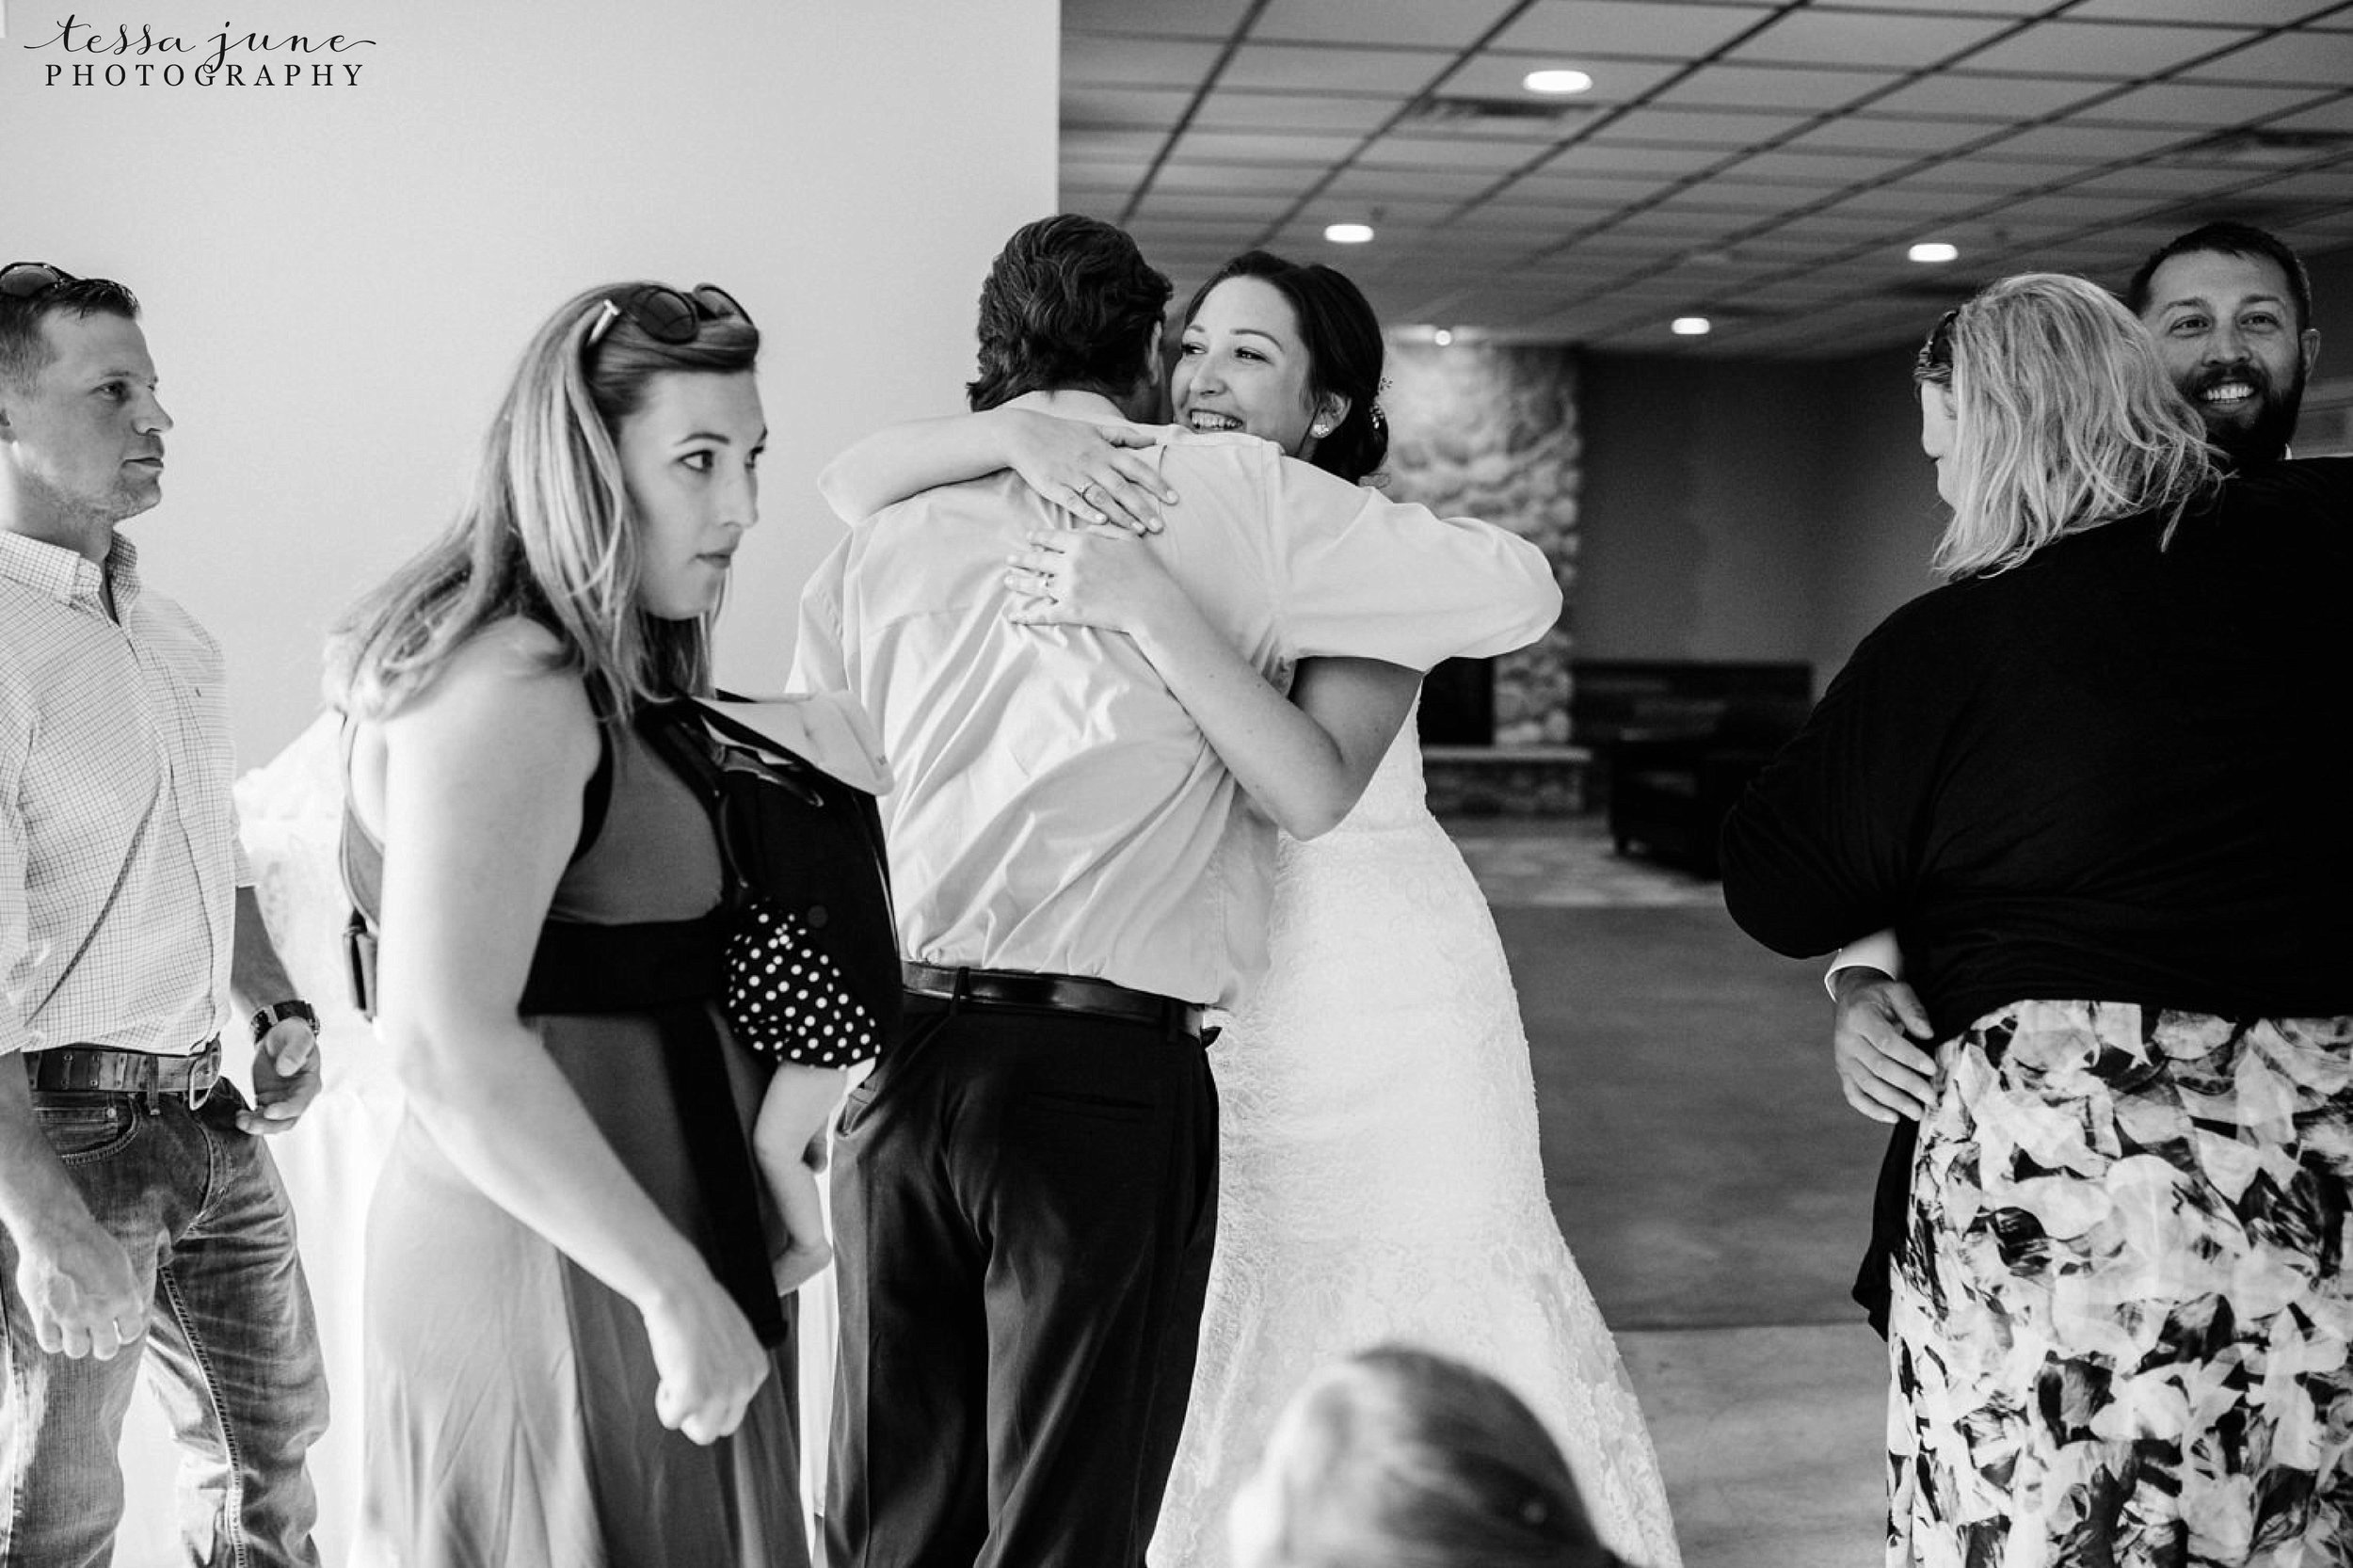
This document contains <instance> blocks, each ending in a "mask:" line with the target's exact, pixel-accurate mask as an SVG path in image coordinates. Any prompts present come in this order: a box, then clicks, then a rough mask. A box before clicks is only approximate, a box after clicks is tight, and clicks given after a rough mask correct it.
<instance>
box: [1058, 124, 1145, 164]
mask: <svg viewBox="0 0 2353 1568" xmlns="http://www.w3.org/2000/svg"><path fill="white" fill-rule="evenodd" d="M1167 141H1168V136H1167V134H1166V133H1165V132H1161V131H1138V130H1117V129H1112V128H1108V127H1083V126H1067V125H1066V126H1064V128H1063V133H1062V157H1063V162H1064V163H1068V162H1069V161H1070V160H1071V159H1073V158H1139V159H1144V160H1146V161H1148V160H1150V159H1151V158H1153V157H1155V156H1157V155H1158V154H1159V152H1160V148H1161V147H1162V146H1163V145H1165V144H1166V143H1167Z"/></svg>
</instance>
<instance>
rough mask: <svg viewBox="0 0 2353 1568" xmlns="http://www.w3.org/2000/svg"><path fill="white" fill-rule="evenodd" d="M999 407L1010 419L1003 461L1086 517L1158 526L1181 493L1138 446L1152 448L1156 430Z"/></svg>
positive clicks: (1135, 528) (1153, 530)
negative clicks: (1163, 512) (1162, 514)
mask: <svg viewBox="0 0 2353 1568" xmlns="http://www.w3.org/2000/svg"><path fill="white" fill-rule="evenodd" d="M1001 411H1002V412H1003V413H1004V414H1005V415H1006V416H1007V423H1006V426H1005V436H1004V440H1005V444H1006V455H1007V459H1008V461H1007V464H1006V466H1007V467H1009V468H1011V469H1012V470H1013V472H1015V473H1016V474H1017V475H1019V476H1020V479H1021V482H1022V483H1023V484H1025V485H1027V486H1029V487H1030V488H1032V489H1033V490H1035V491H1036V492H1037V493H1038V494H1039V495H1040V496H1042V497H1044V498H1045V499H1046V500H1048V501H1049V502H1051V503H1053V504H1055V505H1057V506H1061V507H1064V508H1066V509H1068V510H1069V511H1072V512H1075V513H1077V514H1078V515H1079V516H1080V517H1081V518H1084V519H1085V520H1087V521H1089V522H1097V523H1109V524H1111V525H1112V526H1113V527H1115V528H1124V529H1127V530H1128V532H1130V533H1134V534H1157V533H1159V532H1160V527H1161V518H1160V508H1161V507H1162V506H1163V505H1174V504H1176V501H1177V492H1176V491H1175V490H1173V489H1170V488H1168V482H1167V481H1166V480H1164V479H1162V478H1161V477H1160V465H1159V464H1158V463H1157V462H1155V461H1154V460H1153V458H1152V457H1151V456H1147V455H1146V454H1144V453H1143V452H1141V451H1139V450H1137V449H1138V448H1144V447H1149V446H1151V445H1153V444H1154V443H1155V442H1156V441H1157V440H1159V434H1160V433H1159V432H1158V431H1156V430H1154V429H1153V428H1152V427H1151V426H1150V425H1145V424H1095V423H1093V422H1092V421H1089V420H1079V419H1061V418H1058V417H1056V416H1055V415H1052V414H1041V413H1038V412H1036V411H1035V410H1033V409H1029V408H1007V409H1004V410H1001Z"/></svg>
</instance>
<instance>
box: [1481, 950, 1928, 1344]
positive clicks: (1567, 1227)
mask: <svg viewBox="0 0 2353 1568" xmlns="http://www.w3.org/2000/svg"><path fill="white" fill-rule="evenodd" d="M1495 913H1496V920H1497V925H1498V927H1499V928H1500V929H1501V931H1502V933H1503V940H1504V946H1505V949H1506V951H1507V952H1509V953H1510V955H1511V959H1512V972H1513V977H1514V978H1515V979H1516V981H1517V982H1518V985H1519V993H1520V1006H1521V1012H1522V1015H1523V1016H1524V1017H1525V1018H1526V1020H1527V1024H1528V1034H1529V1047H1530V1050H1531V1053H1532V1055H1533V1058H1534V1063H1535V1070H1536V1095H1537V1100H1538V1103H1539V1106H1540V1109H1541V1114H1542V1120H1543V1127H1544V1153H1545V1174H1546V1176H1547V1180H1548V1185H1549V1188H1550V1192H1551V1195H1552V1204H1553V1211H1554V1212H1555V1213H1556V1214H1557V1215H1558V1216H1559V1217H1560V1220H1561V1230H1562V1231H1563V1232H1564V1233H1565V1234H1566V1235H1567V1237H1568V1240H1569V1245H1570V1247H1571V1249H1572V1250H1573V1251H1574V1252H1575V1253H1576V1255H1577V1262H1578V1264H1579V1266H1580V1267H1581V1268H1582V1269H1583V1271H1584V1273H1585V1277H1586V1279H1587V1281H1588V1282H1589V1283H1590V1284H1591V1285H1592V1287H1593V1293H1594V1295H1595V1297H1596V1298H1597V1299H1598V1300H1599V1302H1600V1304H1601V1307H1602V1311H1603V1314H1604V1316H1605V1317H1607V1319H1608V1320H1609V1323H1610V1324H1611V1326H1612V1327H1614V1328H1616V1329H1619V1330H1621V1331H1625V1330H1640V1329H1655V1328H1689V1327H1723V1326H1734V1325H1756V1324H1775V1323H1851V1322H1855V1321H1857V1320H1858V1313H1857V1309H1856V1308H1855V1307H1854V1306H1853V1305H1852V1304H1851V1303H1850V1302H1849V1300H1848V1295H1847V1290H1848V1287H1849V1284H1850V1283H1851V1281H1852V1280H1853V1277H1854V1267H1855V1261H1856V1259H1857V1257H1858V1256H1860V1255H1861V1252H1862V1248H1863V1242H1864V1239H1865V1226H1866V1224H1867V1222H1868V1217H1869V1212H1870V1191H1871V1182H1872V1179H1873V1177H1874V1176H1875V1175H1876V1173H1877V1171H1878V1169H1879V1159H1880V1152H1881V1149H1882V1148H1883V1147H1884V1145H1885V1132H1884V1129H1883V1128H1881V1127H1880V1126H1879V1125H1878V1124H1876V1123H1872V1122H1866V1121H1865V1120H1864V1119H1863V1118H1862V1117H1861V1116H1858V1115H1857V1114H1855V1112H1853V1111H1851V1110H1849V1108H1848V1106H1847V1103H1846V1101H1845V1099H1844V1098H1843V1097H1842V1096H1840V1094H1839V1091H1838V1083H1837V1079H1836V1076H1835V1074H1834V1072H1833V1069H1832V1066H1831V1057H1830V1042H1829V1018H1830V1007H1829V1003H1828V1000H1826V999H1825V997H1824V996H1823V993H1822V988H1821V983H1820V979H1819V972H1820V971H1819V968H1818V967H1817V966H1809V965H1799V964H1792V963H1790V962H1788V961H1786V960H1785V959H1781V958H1778V957H1776V956H1774V955H1773V954H1771V953H1769V952H1766V951H1765V950H1764V949H1762V948H1759V947H1757V946H1755V945H1754V944H1753V943H1752V942H1750V941H1749V940H1748V938H1747V937H1745V936H1742V935H1741V934H1740V932H1739V931H1738V929H1737V927H1735V926H1734V925H1733V923H1732V921H1731V920H1730V919H1729V918H1728V917H1727V916H1726V915H1725V914H1724V913H1723V911H1722V910H1721V908H1708V907H1700V908H1665V909H1644V908H1603V909H1547V908H1529V907H1502V908H1498V909H1497V910H1496V912H1495Z"/></svg>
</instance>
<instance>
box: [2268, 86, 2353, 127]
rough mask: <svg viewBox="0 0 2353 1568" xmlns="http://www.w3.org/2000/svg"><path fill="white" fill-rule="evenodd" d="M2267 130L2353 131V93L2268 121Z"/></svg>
mask: <svg viewBox="0 0 2353 1568" xmlns="http://www.w3.org/2000/svg"><path fill="white" fill-rule="evenodd" d="M2265 129H2266V130H2273V131H2353V93H2347V94H2345V96H2344V97H2342V98H2332V99H2330V100H2329V101H2328V102H2327V103H2325V104H2319V105H2318V106H2316V107H2313V108H2309V109H2298V110H2297V111H2296V112H2295V113H2294V114H2291V115H2282V116H2281V117H2280V118H2279V119H2278V120H2266V121H2265Z"/></svg>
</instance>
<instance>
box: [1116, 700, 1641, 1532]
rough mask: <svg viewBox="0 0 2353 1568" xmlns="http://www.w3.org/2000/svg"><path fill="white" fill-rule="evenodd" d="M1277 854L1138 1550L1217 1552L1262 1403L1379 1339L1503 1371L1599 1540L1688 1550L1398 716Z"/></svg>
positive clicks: (1452, 858) (1225, 1085)
mask: <svg viewBox="0 0 2353 1568" xmlns="http://www.w3.org/2000/svg"><path fill="white" fill-rule="evenodd" d="M1276 866H1277V870H1276V875H1275V891H1274V906H1273V920H1272V922H1271V928H1270V934H1269V948H1270V958H1271V967H1270V968H1269V970H1268V973H1267V975H1266V976H1265V978H1264V979H1263V980H1262V981H1261V982H1260V983H1259V984H1258V985H1257V988H1256V989H1255V991H1254V992H1253V994H1252V995H1251V997H1250V999H1249V1000H1248V1002H1247V1004H1246V1005H1245V1007H1244V1008H1243V1010H1242V1011H1241V1014H1240V1015H1238V1016H1236V1017H1235V1018H1233V1019H1232V1020H1231V1025H1230V1027H1229V1028H1228V1029H1227V1030H1226V1032H1225V1033H1224V1034H1223V1035H1222V1036H1221V1037H1220V1038H1219V1039H1218V1041H1217V1043H1216V1044H1215V1045H1214V1046H1213V1047H1212V1048H1211V1050H1210V1060H1211V1062H1212V1064H1213V1065H1214V1067H1215V1071H1216V1075H1217V1084H1218V1096H1219V1101H1220V1110H1219V1156H1218V1158H1219V1198H1218V1202H1219V1211H1218V1233H1217V1260H1216V1264H1215V1267H1214V1269H1213V1271H1212V1272H1211V1275H1210V1281H1209V1305H1208V1308H1207V1311H1206V1312H1205V1313H1204V1315H1203V1319H1202V1325H1201V1352H1200V1360H1199V1363H1198V1365H1197V1367H1196V1368H1195V1371H1194V1375H1193V1401H1192V1404H1191V1406H1190V1408H1189V1409H1188V1411H1187V1414H1186V1424H1185V1434H1184V1439H1183V1445H1182V1447H1181V1448H1180V1449H1179V1451H1178V1454H1177V1466H1176V1470H1175V1473H1174V1474H1173V1475H1172V1477H1171V1479H1170V1482H1169V1489H1168V1495H1167V1499H1166V1502H1165V1503H1164V1505H1163V1506H1162V1509H1161V1512H1160V1527H1159V1529H1158V1531H1157V1532H1156V1533H1155V1535H1154V1536H1153V1540H1152V1546H1151V1552H1150V1561H1151V1563H1152V1568H1225V1563H1226V1562H1227V1560H1228V1554H1227V1549H1226V1541H1225V1514H1226V1512H1227V1510H1228V1508H1229V1507H1230V1505H1231V1503H1232V1500H1233V1496H1234V1492H1235V1490H1236V1488H1237V1487H1238V1486H1240V1484H1241V1481H1242V1480H1243V1479H1244V1478H1246V1477H1247V1476H1248V1474H1249V1473H1250V1471H1251V1470H1252V1468H1253V1467H1255V1465H1256V1464H1257V1459H1258V1454H1259V1450H1260V1448H1261V1447H1262V1446H1263V1444H1264V1442H1265V1440H1266V1436H1267V1432H1268V1431H1269V1429H1270V1428H1271V1427H1272V1426H1273V1419H1274V1416H1275V1414H1276V1412H1277V1411H1278V1410H1280V1409H1281V1407H1282V1405H1283V1403H1284V1402H1285V1401H1286V1400H1288V1399H1289V1397H1290V1395H1291V1393H1292V1391H1293V1390H1294V1389H1296V1388H1297V1387H1298V1386H1299V1385H1300V1384H1301V1383H1302V1382H1303V1381H1304V1380H1305V1378H1306V1376H1307V1374H1308V1373H1309V1372H1311V1371H1313V1370H1314V1369H1315V1368H1318V1367H1321V1366H1322V1365H1324V1364H1325V1363H1327V1362H1329V1361H1332V1360H1335V1359H1337V1358H1338V1357H1340V1356H1344V1355H1347V1354H1349V1353H1351V1352H1355V1351H1358V1350H1362V1349H1365V1348H1367V1347H1369V1346H1371V1345H1375V1344H1379V1343H1381V1342H1383V1341H1386V1340H1398V1341H1404V1342H1407V1343H1412V1344H1416V1345H1419V1346H1423V1347H1426V1348H1429V1349H1432V1350H1435V1351H1440V1352H1445V1353H1448V1354H1450V1355H1453V1356H1456V1357H1459V1358H1460V1359H1462V1360H1465V1361H1467V1362H1470V1363H1472V1364H1473V1365H1475V1366H1478V1367H1480V1368H1483V1369H1484V1370H1486V1371H1488V1372H1490V1373H1492V1374H1494V1375H1495V1376H1497V1377H1498V1378H1500V1379H1501V1380H1502V1381H1503V1382H1504V1383H1505V1384H1509V1385H1510V1386H1511V1388H1512V1389H1513V1391H1514V1392H1515V1393H1517V1394H1518V1395H1519V1396H1520V1397H1521V1398H1522V1399H1524V1400H1527V1401H1528V1403H1529V1406H1530V1408H1532V1409H1533V1410H1534V1411H1535V1413H1536V1414H1537V1415H1538V1416H1540V1417H1542V1418H1543V1420H1544V1422H1545V1425H1546V1426H1547V1427H1548V1428H1550V1429H1551V1431H1552V1432H1553V1434H1554V1436H1555V1437H1556V1438H1558V1439H1559V1440H1560V1443H1561V1448H1562V1450H1563V1452H1565V1453H1566V1454H1567V1456H1568V1459H1569V1463H1570V1464H1571V1466H1572V1467H1573V1468H1574V1470H1575V1471H1576V1473H1577V1484H1578V1486H1579V1488H1580V1489H1581V1490H1582V1492H1583V1494H1584V1497H1585V1505H1586V1508H1587V1510H1588V1512H1590V1513H1591V1515H1592V1517H1593V1524H1594V1527H1595V1528H1596V1529H1597V1530H1598V1531H1599V1533H1600V1535H1601V1537H1602V1539H1603V1540H1604V1541H1605V1542H1606V1543H1608V1544H1609V1546H1610V1547H1611V1548H1612V1549H1613V1550H1615V1551H1616V1552H1617V1553H1618V1554H1619V1555H1620V1556H1621V1557H1623V1558H1625V1560H1627V1561H1628V1562H1630V1563H1634V1564H1638V1565H1640V1568H1680V1564H1681V1561H1682V1559H1681V1556H1680V1554H1679V1553H1678V1551H1677V1550H1676V1547H1675V1541H1674V1528H1673V1523H1672V1521H1671V1520H1670V1518H1669V1516H1668V1511H1667V1496H1666V1489H1665V1487H1664V1485H1663V1484H1662V1482H1661V1481H1660V1479H1659V1473H1658V1460H1657V1453H1656V1452H1655V1450H1654V1449H1653V1448H1652V1447H1651V1440H1650V1434H1649V1432H1648V1431H1647V1430H1646V1429H1645V1428H1644V1426H1643V1424H1642V1415H1641V1409H1640V1407H1639V1406H1638V1405H1637V1404H1636V1402H1635V1398H1634V1391H1633V1388H1632V1386H1631V1385H1630V1384H1628V1383H1627V1381H1626V1375H1625V1367H1624V1365H1623V1364H1622V1363H1621V1362H1620V1360H1619V1358H1618V1351H1617V1346H1616V1344H1615V1343H1614V1342H1613V1341H1612V1340H1611V1338H1610V1336H1609V1328H1608V1327H1607V1326H1606V1325H1605V1324H1604V1323H1603V1322H1602V1320H1601V1314H1600V1312H1599V1311H1598V1310H1597V1309H1596V1308H1595V1306H1594V1304H1593V1293H1592V1292H1591V1291H1589V1290H1588V1289H1587V1288H1586V1287H1585V1281H1584V1279H1583V1278H1582V1277H1580V1276H1579V1275H1578V1273H1577V1265H1576V1263H1575V1262H1574V1261H1572V1260H1571V1258H1570V1256H1569V1250H1568V1246H1567V1244H1566V1243H1565V1242H1563V1241H1562V1240H1561V1231H1560V1229H1559V1227H1558V1226H1557V1225H1556V1224H1554V1223H1553V1218H1552V1211H1551V1208H1550V1207H1549V1205H1548V1203H1547V1201H1546V1198H1545V1181H1544V1171H1543V1168H1542V1165H1541V1163H1540V1160H1539V1158H1538V1154H1537V1144H1536V1096H1535V1087H1534V1083H1533V1080H1532V1079H1531V1077H1530V1073H1529V1059H1528V1040H1527V1036H1526V1035H1525V1034H1524V1033H1523V1032H1522V1030H1521V1027H1520V1017H1519V1003H1518V999H1517V998H1516V996H1515V995H1514V994H1513V988H1512V976H1511V971H1510V970H1509V968H1507V967H1506V966H1505V963H1504V956H1503V947H1502V943H1501V941H1500V940H1499V939H1498V938H1497V935H1496V927H1495V921H1494V920H1493V918H1492V917H1490V916H1489V914H1488V912H1487V905H1486V903H1485V901H1484V900H1483V899H1482V898H1481V895H1480V891H1479V887H1478V884H1477V883H1475V882H1474V881H1473V880H1472V879H1471V874H1470V870H1469V868H1468V867H1466V866H1465V865H1464V863H1463V858H1462V856H1460V855H1459V854H1457V853H1456V851H1455V849H1454V846H1453V844H1452V843H1451V842H1450V841H1449V840H1448V838H1447V836H1446V833H1445V831H1444V830H1443V829H1442V828H1440V827H1439V825H1438V824H1437V821H1436V819H1435V818H1433V816H1431V814H1430V810H1429V808H1428V806H1427V805H1426V804H1425V803H1424V800H1423V795H1422V775H1421V753H1420V750H1419V747H1418V746H1417V744H1416V740H1415V736H1414V725H1413V722H1412V720H1411V719H1410V718H1409V719H1408V720H1407V721H1406V724H1405V726H1404V728H1403V731H1402V732H1401V735H1400V736H1399V738H1398V740H1397V742H1396V744H1393V745H1391V746H1390V748H1389V751H1388V755H1387V756H1386V757H1385V759H1383V760H1382V763H1381V766H1380V768H1379V770H1378V771H1377V772H1376V773H1375V774H1374V775H1373V778H1372V782H1371V784H1370V786H1369V787H1368V788H1367V790H1366V791H1365V794H1364V798H1363V799H1362V800H1361V801H1359V802H1358V803H1357V806H1356V808H1355V809H1354V810H1353V812H1351V813H1350V814H1349V816H1348V818H1347V820H1346V821H1344V822H1343V823H1341V824H1340V825H1339V826H1338V827H1337V828H1335V829H1333V830H1332V831H1331V832H1330V833H1328V834H1326V835H1324V836H1323V837H1322V838H1321V839H1317V840H1312V841H1309V842H1305V843H1302V842H1299V841H1297V840H1291V839H1289V838H1286V839H1284V840H1282V842H1281V848H1280V851H1279V854H1278V856H1277V861H1276Z"/></svg>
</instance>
